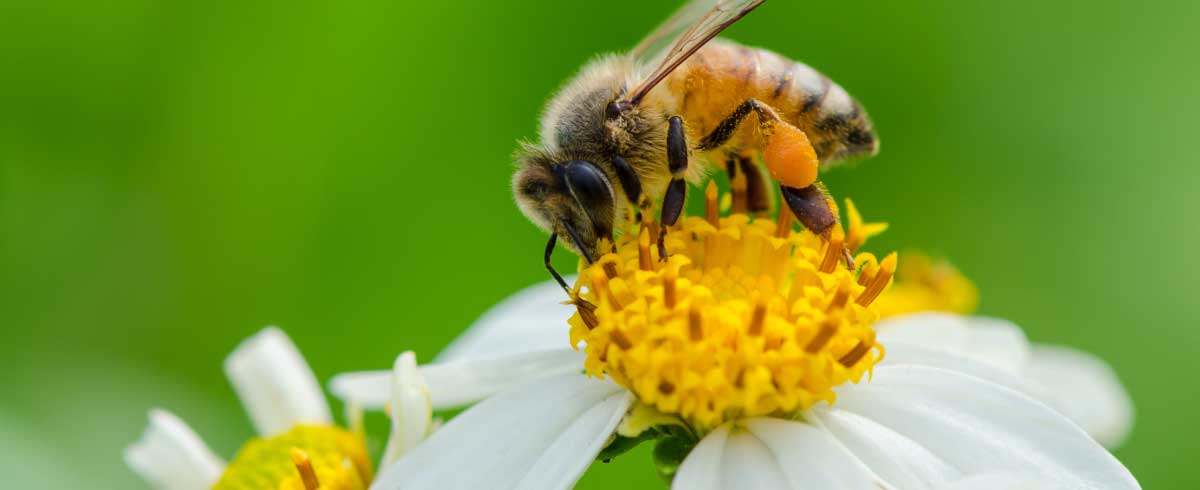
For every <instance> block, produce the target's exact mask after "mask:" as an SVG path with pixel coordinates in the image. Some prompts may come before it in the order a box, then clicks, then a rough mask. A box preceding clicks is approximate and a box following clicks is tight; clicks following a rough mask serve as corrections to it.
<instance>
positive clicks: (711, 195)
mask: <svg viewBox="0 0 1200 490" xmlns="http://www.w3.org/2000/svg"><path fill="white" fill-rule="evenodd" d="M704 218H705V219H707V220H708V224H710V225H713V227H714V228H716V227H720V226H721V223H720V218H721V215H720V210H719V209H718V208H717V183H716V181H712V180H710V181H708V187H706V188H705V189H704Z"/></svg>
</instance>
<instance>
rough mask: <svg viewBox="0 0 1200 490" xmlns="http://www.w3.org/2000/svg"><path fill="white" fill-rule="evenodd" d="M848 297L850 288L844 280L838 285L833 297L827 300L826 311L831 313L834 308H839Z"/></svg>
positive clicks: (844, 304) (844, 303)
mask: <svg viewBox="0 0 1200 490" xmlns="http://www.w3.org/2000/svg"><path fill="white" fill-rule="evenodd" d="M849 299H850V288H849V286H847V284H846V283H845V282H843V283H842V284H841V285H840V286H838V290H837V293H836V294H834V295H833V299H832V300H830V301H829V306H828V307H827V308H825V312H826V313H831V312H833V311H835V310H840V309H842V307H844V306H846V301H847V300H849Z"/></svg>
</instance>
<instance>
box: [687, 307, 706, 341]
mask: <svg viewBox="0 0 1200 490" xmlns="http://www.w3.org/2000/svg"><path fill="white" fill-rule="evenodd" d="M688 337H689V338H691V339H692V342H699V341H700V340H701V339H703V338H704V319H703V318H701V317H700V310H698V309H696V308H695V307H692V309H691V311H689V312H688Z"/></svg>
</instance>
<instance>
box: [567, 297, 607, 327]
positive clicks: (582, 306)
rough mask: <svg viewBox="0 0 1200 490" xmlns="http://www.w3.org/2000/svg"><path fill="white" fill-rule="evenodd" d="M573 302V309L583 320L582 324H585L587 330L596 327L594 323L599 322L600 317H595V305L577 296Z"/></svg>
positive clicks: (597, 323)
mask: <svg viewBox="0 0 1200 490" xmlns="http://www.w3.org/2000/svg"><path fill="white" fill-rule="evenodd" d="M573 303H574V304H575V311H578V312H579V318H580V319H582V320H583V324H584V325H586V326H587V328H588V330H591V329H593V328H596V325H599V324H600V319H598V318H596V305H594V304H591V303H589V302H588V300H586V299H583V298H579V297H576V298H575V300H574V301H573Z"/></svg>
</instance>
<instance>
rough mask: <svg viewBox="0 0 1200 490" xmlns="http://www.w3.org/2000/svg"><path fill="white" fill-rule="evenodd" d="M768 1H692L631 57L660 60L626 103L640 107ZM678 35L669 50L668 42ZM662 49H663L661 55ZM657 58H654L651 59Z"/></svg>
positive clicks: (634, 88)
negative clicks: (660, 85) (661, 84)
mask: <svg viewBox="0 0 1200 490" xmlns="http://www.w3.org/2000/svg"><path fill="white" fill-rule="evenodd" d="M765 1H766V0H692V1H691V2H689V3H688V4H687V5H684V6H683V7H682V8H680V9H679V10H677V11H676V12H675V13H674V14H672V15H671V17H669V18H668V19H667V20H666V21H665V22H663V23H662V24H660V25H659V26H658V27H657V28H656V29H654V32H651V33H650V35H649V36H646V37H645V39H642V41H641V42H640V43H638V45H637V46H636V47H634V48H633V51H631V52H630V56H632V57H633V58H634V59H637V60H639V61H643V60H654V59H656V60H657V64H656V66H655V68H654V70H652V71H651V72H650V73H649V74H648V75H647V76H646V77H645V78H643V79H642V80H641V81H640V82H638V84H637V85H636V86H634V87H633V89H632V90H630V91H629V92H627V93H626V96H625V99H624V100H625V101H626V102H628V103H629V104H631V105H637V104H638V103H639V102H641V100H642V98H643V97H645V96H646V94H647V93H649V92H650V89H652V88H654V86H655V85H658V82H661V81H662V79H663V78H666V77H667V75H669V74H671V72H672V71H674V70H675V68H676V67H678V66H679V65H680V64H682V63H683V62H684V61H685V60H687V59H688V57H690V56H691V55H692V54H693V53H695V52H696V51H697V50H699V49H700V48H701V47H702V46H704V45H705V43H707V42H708V41H710V40H712V38H714V37H717V34H720V33H721V31H724V30H725V29H726V28H727V27H729V26H731V25H733V24H734V23H735V22H737V21H738V20H739V19H741V18H742V17H745V15H746V14H748V13H750V11H751V10H754V9H755V8H756V7H758V6H759V5H762V4H763V2H765ZM676 33H678V35H677V36H676V37H675V38H674V40H673V41H671V42H670V44H669V45H668V47H667V48H665V49H662V48H661V46H663V45H664V41H665V40H666V39H668V38H670V36H672V35H674V34H676ZM660 49H662V50H661V51H660ZM651 56H653V58H650V57H651Z"/></svg>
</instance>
